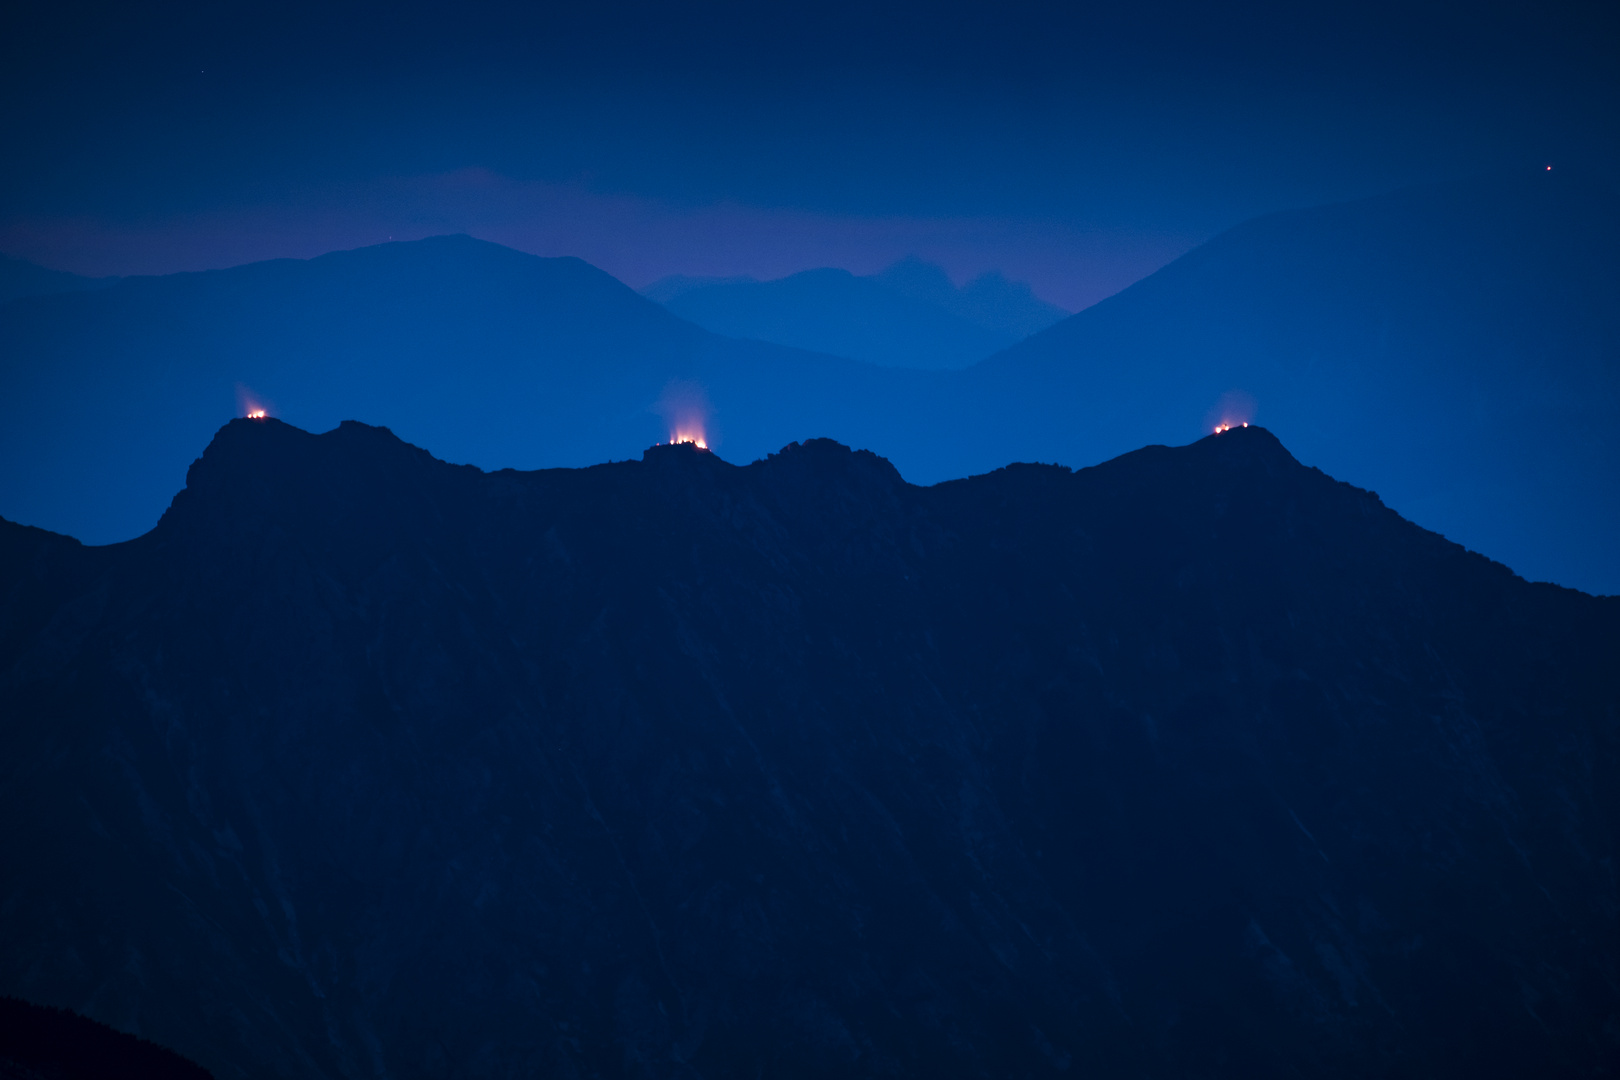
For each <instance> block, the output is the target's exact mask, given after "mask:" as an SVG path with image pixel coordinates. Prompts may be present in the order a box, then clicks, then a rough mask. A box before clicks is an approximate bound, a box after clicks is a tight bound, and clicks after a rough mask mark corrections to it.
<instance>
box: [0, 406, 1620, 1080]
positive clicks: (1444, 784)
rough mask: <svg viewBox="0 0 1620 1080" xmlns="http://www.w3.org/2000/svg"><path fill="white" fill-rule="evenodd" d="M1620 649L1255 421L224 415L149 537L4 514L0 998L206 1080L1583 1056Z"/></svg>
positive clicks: (1599, 1062)
mask: <svg viewBox="0 0 1620 1080" xmlns="http://www.w3.org/2000/svg"><path fill="white" fill-rule="evenodd" d="M1617 657H1620V601H1617V600H1615V599H1612V598H1607V599H1600V598H1593V597H1591V596H1587V595H1584V594H1581V593H1577V592H1572V591H1568V590H1564V589H1559V588H1555V587H1552V586H1547V585H1532V584H1527V583H1526V582H1524V581H1523V580H1521V579H1519V578H1517V577H1515V576H1514V575H1512V574H1511V573H1510V572H1508V571H1507V570H1506V569H1504V568H1503V567H1501V566H1499V565H1497V564H1494V563H1491V562H1489V561H1487V560H1486V559H1484V558H1482V557H1480V556H1477V555H1473V554H1470V553H1468V552H1466V551H1464V550H1463V549H1462V548H1460V547H1458V546H1456V545H1453V544H1451V543H1448V542H1447V541H1445V540H1443V539H1442V538H1441V537H1439V536H1436V535H1434V534H1432V533H1428V532H1425V531H1423V530H1422V529H1419V528H1417V527H1416V526H1414V525H1412V524H1410V523H1408V522H1406V521H1404V520H1402V519H1401V518H1400V517H1398V516H1397V515H1396V514H1395V513H1393V512H1392V511H1390V510H1389V509H1387V508H1386V507H1385V506H1383V505H1382V504H1381V503H1380V501H1379V500H1378V498H1377V497H1376V496H1374V495H1372V494H1370V493H1368V492H1366V491H1362V490H1358V489H1356V488H1353V487H1350V486H1348V485H1345V484H1341V483H1338V482H1336V481H1334V480H1333V479H1331V478H1329V477H1328V476H1325V475H1323V474H1322V473H1320V472H1318V471H1316V470H1314V469H1309V468H1305V467H1303V466H1301V465H1300V464H1298V463H1297V462H1296V461H1295V460H1294V459H1293V458H1292V457H1291V456H1290V455H1289V454H1288V452H1287V451H1286V450H1285V449H1284V448H1283V447H1282V446H1281V445H1280V444H1279V442H1278V441H1277V440H1276V439H1275V438H1274V437H1273V436H1272V435H1271V434H1269V433H1268V432H1266V431H1264V430H1261V429H1259V428H1247V429H1243V428H1240V429H1237V430H1233V431H1230V432H1227V433H1225V434H1222V435H1219V436H1214V437H1211V438H1207V439H1204V440H1203V441H1201V442H1198V443H1195V444H1193V445H1191V446H1187V447H1182V448H1178V449H1169V448H1165V447H1149V448H1147V449H1144V450H1141V451H1138V452H1136V453H1132V454H1129V455H1126V456H1125V457H1122V458H1119V459H1116V460H1114V461H1111V462H1108V463H1106V464H1104V465H1100V466H1098V467H1096V468H1091V469H1086V470H1083V471H1080V472H1070V471H1069V470H1067V469H1063V468H1058V467H1054V466H1039V465H1018V466H1010V467H1008V468H1006V469H1002V470H999V471H997V472H994V473H992V474H989V475H984V476H978V477H974V478H972V479H968V480H962V481H954V482H950V483H946V484H941V485H938V486H936V487H931V488H919V487H914V486H911V485H908V484H906V483H905V482H904V481H903V480H902V479H901V477H900V476H899V474H897V473H896V471H895V470H894V469H893V468H892V467H890V466H889V464H888V463H887V462H885V461H884V460H882V459H881V458H878V457H876V456H874V455H872V454H869V453H864V452H852V451H850V450H848V449H846V448H844V447H842V446H839V445H837V444H835V443H831V442H826V441H816V442H810V443H806V444H804V445H799V444H794V445H792V446H789V447H788V448H786V449H785V450H783V451H782V452H780V453H779V454H776V455H773V456H771V457H769V458H767V459H765V460H762V461H758V462H756V463H754V464H752V465H749V466H747V467H736V466H733V465H730V464H727V463H726V462H724V461H722V460H721V459H720V458H718V457H717V456H715V455H713V454H710V453H706V452H704V451H700V450H698V449H696V448H694V447H691V446H673V447H657V448H654V449H653V450H651V451H649V452H648V453H647V454H646V455H645V456H644V457H643V458H642V459H641V460H640V461H633V462H621V463H617V464H611V465H602V466H597V467H593V468H587V469H579V470H552V471H542V472H531V473H518V472H510V471H508V472H498V473H488V474H486V473H482V472H480V471H478V470H476V469H473V468H470V467H458V466H451V465H447V464H444V463H442V462H440V461H437V460H435V459H433V458H432V457H430V456H429V455H428V454H427V453H426V452H424V451H422V450H418V449H416V448H413V447H411V446H408V445H406V444H404V443H402V442H400V441H399V440H397V439H396V438H394V437H393V436H392V435H391V434H389V433H388V432H387V431H386V430H383V429H378V428H370V427H366V426H363V425H359V424H346V425H344V426H342V427H340V428H338V429H336V430H334V431H331V432H329V433H327V434H324V435H311V434H308V433H306V432H303V431H300V430H298V429H296V428H293V427H290V426H288V425H286V424H282V423H279V422H277V421H274V420H267V421H248V420H238V421H234V422H232V423H231V424H229V425H227V426H226V427H225V428H224V429H223V430H221V431H220V433H219V434H218V436H217V437H216V438H215V439H214V442H213V444H212V445H211V446H209V448H208V450H207V452H206V453H205V454H204V455H203V457H202V458H201V459H200V460H198V461H197V462H196V464H195V465H193V467H192V469H191V472H190V475H189V478H188V482H187V486H186V489H185V490H184V491H183V492H182V493H181V494H180V495H179V496H178V497H177V498H176V499H175V501H174V503H173V505H172V506H171V507H170V509H169V511H168V512H167V514H166V515H165V516H164V518H163V520H162V522H161V523H160V524H159V525H158V527H157V528H156V529H155V530H154V531H152V532H151V533H149V534H147V535H146V536H143V537H141V538H139V539H138V540H134V541H131V542H129V543H126V544H120V545H115V546H112V547H106V548H84V547H81V546H80V545H78V544H77V543H76V542H74V541H72V540H69V539H67V538H64V537H61V536H57V535H53V534H49V533H45V532H41V531H39V530H35V529H29V528H24V527H21V526H15V525H9V524H5V525H3V526H0V700H3V701H4V703H5V708H4V710H3V721H0V739H3V745H0V760H3V761H4V762H5V763H6V770H5V772H4V779H3V781H0V813H3V815H4V819H5V820H6V822H7V823H8V827H7V828H6V829H5V830H4V831H0V880H3V882H4V895H3V905H4V907H3V911H4V918H3V919H0V939H3V948H0V965H3V966H0V991H3V992H5V993H10V994H16V995H20V996H23V997H26V998H29V999H31V1000H34V1001H37V1002H42V1003H48V1004H55V1005H67V1006H73V1007H75V1008H78V1009H80V1010H81V1011H84V1012H87V1013H89V1014H91V1015H93V1016H95V1017H97V1018H99V1019H103V1020H106V1021H108V1022H110V1023H113V1024H114V1025H116V1026H119V1027H121V1028H124V1029H125V1030H130V1031H138V1032H139V1033H140V1034H142V1035H143V1036H145V1037H148V1038H151V1039H154V1040H156V1041H158V1042H161V1043H163V1044H165V1045H168V1046H172V1047H174V1048H175V1049H176V1050H178V1051H180V1052H182V1053H184V1054H186V1055H187V1056H189V1057H191V1058H193V1059H195V1060H196V1061H198V1062H200V1063H202V1064H203V1065H205V1066H206V1067H207V1068H209V1069H210V1070H212V1071H213V1073H214V1074H215V1075H216V1076H219V1077H222V1078H224V1077H238V1076H242V1077H246V1076H253V1077H271V1076H284V1077H295V1076H296V1077H340V1076H355V1077H358V1076H399V1077H411V1076H439V1075H446V1076H449V1075H455V1076H514V1075H537V1076H560V1077H567V1076H600V1077H621V1076H623V1077H630V1076H634V1077H699V1076H701V1077H708V1078H719V1077H757V1076H776V1077H782V1076H818V1077H820V1076H835V1075H837V1076H1042V1075H1056V1074H1058V1073H1060V1072H1066V1074H1067V1075H1071V1076H1077V1075H1092V1076H1164V1077H1169V1076H1212V1077H1213V1076H1229V1077H1244V1078H1258V1077H1284V1076H1301V1075H1304V1076H1327V1077H1370V1076H1412V1077H1417V1076H1424V1077H1459V1078H1460V1077H1468V1078H1470V1080H1475V1078H1479V1077H1486V1076H1515V1077H1522V1076H1528V1075H1537V1076H1551V1077H1559V1076H1562V1077H1584V1076H1592V1075H1597V1074H1598V1071H1599V1069H1600V1068H1601V1067H1604V1066H1605V1063H1612V1062H1613V1061H1615V1060H1617V1056H1620V992H1617V987H1620V970H1617V959H1620V940H1617V935H1620V924H1617V922H1616V919H1615V917H1614V912H1615V911H1616V910H1620V891H1617V884H1616V879H1615V876H1614V871H1613V867H1614V860H1615V856H1616V825H1617V806H1616V797H1617V794H1616V793H1617V792H1620V784H1617V781H1620V675H1617V671H1620V665H1617V664H1616V662H1615V661H1616V658H1617Z"/></svg>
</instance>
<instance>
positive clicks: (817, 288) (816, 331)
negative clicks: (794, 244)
mask: <svg viewBox="0 0 1620 1080" xmlns="http://www.w3.org/2000/svg"><path fill="white" fill-rule="evenodd" d="M645 294H646V295H647V296H649V297H652V298H655V299H658V300H659V301H660V302H661V303H663V304H664V305H665V306H666V307H668V308H669V309H670V310H671V311H673V312H674V313H675V314H677V315H679V316H680V317H681V318H683V319H687V320H690V321H691V322H694V323H696V324H697V325H699V326H701V327H703V328H705V329H707V330H712V331H714V332H715V333H717V334H724V335H726V336H728V337H734V338H751V339H756V340H759V341H769V342H773V343H775V344H777V345H786V346H789V347H791V348H796V349H805V350H808V351H811V352H819V353H828V354H831V355H833V356H847V357H852V358H854V359H856V360H865V361H868V362H870V363H874V364H881V365H884V366H889V367H909V368H961V367H967V366H968V365H969V364H973V363H975V362H977V361H979V360H983V359H984V358H985V357H987V356H989V355H990V354H991V353H994V352H997V351H998V350H1000V349H1003V348H1005V347H1007V346H1008V345H1011V344H1013V343H1014V342H1016V341H1018V340H1019V339H1020V338H1023V337H1027V336H1028V335H1029V334H1032V333H1034V332H1035V331H1037V330H1041V329H1044V328H1045V327H1048V326H1050V325H1052V324H1053V323H1055V322H1057V321H1058V320H1059V319H1061V318H1063V317H1064V316H1065V315H1066V314H1067V312H1065V311H1063V310H1062V309H1060V308H1057V307H1054V306H1052V305H1051V304H1047V303H1044V302H1043V301H1041V300H1038V299H1036V297H1035V296H1034V294H1033V293H1031V292H1030V291H1029V287H1028V286H1027V285H1022V284H1014V283H1012V282H1009V281H1008V280H1007V279H1006V278H1004V277H1002V276H1001V275H1000V274H986V275H983V276H982V277H979V278H977V279H975V280H974V281H972V282H970V283H969V284H968V285H966V286H963V287H962V288H960V289H959V288H957V287H956V285H954V284H953V283H952V282H951V279H950V278H949V277H947V276H946V274H945V271H944V270H942V269H940V268H939V267H938V266H934V265H933V264H930V263H925V262H923V261H921V260H919V259H907V260H904V261H902V262H900V263H897V264H896V265H894V266H893V267H890V268H889V269H888V270H886V271H884V272H883V273H881V274H877V275H873V276H870V277H857V276H856V275H854V274H851V273H850V272H849V271H847V270H835V269H820V270H806V271H804V272H802V273H798V274H793V275H791V276H789V277H785V278H780V279H778V280H775V281H750V280H737V279H723V280H715V281H707V282H706V281H703V280H702V279H693V278H681V279H666V280H664V281H661V282H656V283H654V284H653V285H652V286H651V287H649V288H648V289H647V290H645Z"/></svg>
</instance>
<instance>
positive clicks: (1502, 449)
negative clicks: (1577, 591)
mask: <svg viewBox="0 0 1620 1080" xmlns="http://www.w3.org/2000/svg"><path fill="white" fill-rule="evenodd" d="M973 374H974V379H973V382H974V386H975V388H976V390H975V393H974V394H973V395H972V399H971V401H970V402H967V403H964V409H963V413H962V414H960V417H959V418H958V419H955V420H954V421H952V422H951V424H950V426H951V428H952V429H953V430H955V431H959V432H961V433H962V435H963V439H962V443H961V444H960V450H959V452H960V454H961V459H960V460H961V461H962V463H963V464H968V463H972V462H978V461H980V460H982V459H983V457H984V456H985V454H986V453H987V452H988V449H989V447H991V446H994V447H995V449H996V450H997V451H998V452H999V453H1000V454H1001V455H1002V456H1003V457H1004V458H1007V457H1012V458H1025V459H1034V460H1058V461H1065V462H1085V461H1095V460H1100V459H1101V458H1103V457H1106V456H1109V455H1111V454H1115V453H1121V452H1123V451H1125V450H1127V449H1129V448H1130V447H1132V446H1138V445H1141V444H1142V443H1144V442H1157V441H1180V440H1181V439H1184V438H1187V437H1188V435H1189V433H1190V432H1191V431H1192V430H1194V427H1193V425H1196V424H1198V423H1199V422H1200V421H1202V422H1204V423H1205V424H1213V423H1214V422H1216V421H1218V420H1220V419H1222V418H1223V414H1224V415H1226V416H1228V417H1232V416H1235V417H1236V418H1239V419H1254V418H1256V417H1258V418H1260V419H1263V420H1264V422H1265V423H1266V424H1268V425H1269V426H1271V427H1273V428H1275V429H1276V430H1279V431H1284V432H1286V433H1287V437H1288V440H1289V445H1290V447H1291V448H1292V449H1293V450H1294V452H1295V453H1297V454H1299V456H1300V457H1301V459H1302V460H1304V461H1308V462H1310V463H1311V464H1313V465H1318V466H1320V467H1321V468H1323V469H1325V470H1327V471H1328V472H1330V473H1332V474H1333V475H1335V476H1339V477H1343V478H1344V479H1346V480H1349V481H1351V482H1353V483H1357V484H1361V485H1363V486H1366V487H1370V488H1374V489H1376V490H1377V491H1378V492H1379V493H1380V495H1382V496H1383V497H1384V499H1385V500H1386V501H1387V502H1388V503H1389V504H1390V505H1391V506H1393V507H1395V508H1396V509H1397V510H1399V511H1400V512H1402V513H1403V514H1405V515H1407V516H1408V517H1410V518H1412V519H1413V520H1416V521H1418V522H1420V523H1422V524H1423V525H1425V526H1427V527H1429V528H1432V529H1436V530H1438V531H1440V532H1442V533H1444V534H1445V535H1446V536H1448V537H1450V538H1452V539H1454V540H1457V541H1458V542H1460V543H1463V544H1465V545H1467V546H1469V547H1471V548H1474V549H1476V550H1479V551H1483V552H1486V553H1487V554H1489V555H1491V557H1493V558H1496V559H1499V560H1501V561H1503V562H1505V563H1507V564H1508V565H1510V566H1512V567H1513V568H1514V569H1515V570H1517V571H1518V572H1520V573H1521V574H1524V575H1526V576H1528V577H1531V578H1534V579H1543V580H1553V581H1558V582H1561V583H1563V584H1567V585H1574V586H1577V587H1580V588H1584V589H1587V590H1589V591H1595V592H1610V593H1616V592H1620V545H1616V544H1615V543H1614V542H1613V540H1614V537H1615V536H1617V535H1620V424H1617V423H1616V422H1615V418H1616V416H1620V199H1617V197H1616V196H1615V194H1614V193H1613V192H1612V191H1610V190H1609V189H1607V188H1604V187H1600V186H1597V185H1595V184H1591V183H1588V182H1586V181H1583V180H1581V179H1579V178H1577V177H1565V176H1564V175H1563V174H1561V173H1556V174H1555V173H1547V174H1538V175H1534V176H1531V177H1529V178H1527V179H1524V180H1522V181H1493V182H1490V183H1479V184H1452V185H1446V186H1443V187H1436V188H1432V189H1419V190H1410V191H1402V192H1397V193H1395V194H1393V195H1389V196H1385V197H1382V198H1377V199H1369V200H1365V201H1362V202H1356V203H1348V204H1344V205H1341V206H1331V207H1323V208H1319V209H1314V210H1303V211H1297V212H1293V213H1287V214H1278V215H1274V216H1271V217H1266V218H1261V219H1258V220H1256V221H1252V222H1249V223H1247V224H1245V225H1242V226H1240V227H1238V228H1236V229H1233V230H1231V231H1230V232H1228V233H1225V234H1223V235H1222V236H1220V237H1217V238H1216V239H1215V240H1212V241H1210V242H1209V243H1208V244H1206V245H1204V246H1203V247H1200V248H1198V249H1196V250H1195V251H1193V252H1191V253H1190V254H1188V255H1187V256H1185V257H1183V258H1182V259H1180V260H1178V261H1177V262H1175V263H1172V264H1171V265H1170V266H1168V267H1166V268H1165V269H1164V270H1162V271H1160V272H1159V273H1157V274H1155V275H1153V276H1152V277H1150V278H1148V279H1146V280H1144V281H1142V282H1140V283H1139V284H1137V285H1135V286H1133V287H1131V288H1130V289H1127V290H1126V291H1125V292H1123V293H1121V294H1119V295H1118V296H1115V297H1113V298H1112V299H1109V300H1106V301H1104V302H1103V303H1101V304H1098V305H1096V306H1095V307H1093V308H1091V309H1089V310H1087V311H1085V312H1082V313H1081V314H1080V315H1077V316H1075V317H1074V318H1072V319H1069V320H1067V321H1066V322H1064V323H1061V324H1059V325H1058V326H1056V327H1054V328H1052V329H1051V330H1049V331H1047V332H1045V333H1043V334H1040V335H1037V336H1036V337H1034V338H1032V339H1031V340H1029V341H1028V342H1026V343H1024V344H1022V345H1019V346H1017V347H1015V348H1013V349H1011V350H1009V351H1008V352H1006V353H1004V354H1002V355H1001V356H999V357H996V358H995V359H993V360H991V361H989V362H987V363H986V364H985V365H982V367H981V369H979V370H976V371H975V372H974V373H973ZM1231 392H1236V394H1234V395H1232V396H1233V397H1235V399H1236V400H1235V401H1231V400H1228V401H1227V402H1225V403H1223V398H1225V397H1227V395H1229V394H1231ZM1245 399H1247V401H1246V400H1245ZM1249 402H1252V403H1253V405H1252V406H1251V405H1250V404H1249ZM1253 406H1257V407H1258V412H1253V411H1252V408H1253ZM1015 413H1016V414H1017V415H1018V416H1019V423H1018V425H1017V426H1016V427H1014V426H1013V425H1010V424H1007V425H1004V424H1000V423H999V418H1001V417H1003V416H1007V415H1011V414H1015ZM978 418H984V419H983V421H982V422H979V423H975V420H976V419H978ZM1203 430H1205V431H1207V430H1209V427H1208V426H1206V427H1204V428H1203ZM980 432H993V434H989V433H987V434H985V435H983V436H981V435H980V434H979V433H980ZM946 471H947V472H949V471H950V470H949V469H947V470H946Z"/></svg>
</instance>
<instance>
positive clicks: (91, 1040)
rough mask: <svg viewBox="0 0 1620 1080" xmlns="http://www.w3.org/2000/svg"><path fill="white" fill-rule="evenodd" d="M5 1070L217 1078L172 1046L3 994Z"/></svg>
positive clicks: (0, 1036) (18, 1077)
mask: <svg viewBox="0 0 1620 1080" xmlns="http://www.w3.org/2000/svg"><path fill="white" fill-rule="evenodd" d="M0 1075H4V1076H5V1077H6V1078H7V1080H36V1078H38V1080H212V1078H211V1076H210V1075H209V1073H208V1070H206V1069H204V1068H202V1067H201V1066H199V1065H197V1064H195V1063H193V1062H190V1061H187V1060H186V1059H185V1058H183V1057H181V1056H180V1055H179V1054H176V1053H175V1052H174V1051H172V1050H165V1049H164V1048H163V1047H161V1046H157V1045H155V1044H153V1043H149V1042H147V1041H146V1040H145V1039H141V1038H137V1037H136V1036H134V1035H127V1034H125V1033H124V1032H121V1031H114V1030H113V1029H112V1028H110V1027H108V1026H107V1025H106V1024H98V1023H96V1022H95V1021H94V1020H89V1019H86V1018H85V1017H83V1016H79V1015H77V1014H76V1013H72V1012H69V1011H68V1010H67V1009H52V1008H46V1007H44V1006H40V1005H30V1004H29V1003H28V1002H26V1001H18V1000H17V999H16V998H10V997H0Z"/></svg>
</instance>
